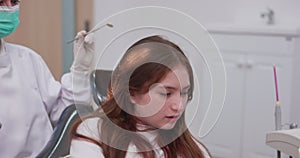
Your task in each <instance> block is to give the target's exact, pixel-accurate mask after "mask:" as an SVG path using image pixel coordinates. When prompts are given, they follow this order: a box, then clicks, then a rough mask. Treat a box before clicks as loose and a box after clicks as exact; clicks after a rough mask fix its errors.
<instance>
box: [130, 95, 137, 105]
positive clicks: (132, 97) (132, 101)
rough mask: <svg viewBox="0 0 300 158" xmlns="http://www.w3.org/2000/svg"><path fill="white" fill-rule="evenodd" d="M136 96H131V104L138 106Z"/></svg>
mask: <svg viewBox="0 0 300 158" xmlns="http://www.w3.org/2000/svg"><path fill="white" fill-rule="evenodd" d="M136 99H137V98H136V95H134V94H133V95H130V102H131V103H132V104H136Z"/></svg>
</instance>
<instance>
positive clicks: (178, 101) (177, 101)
mask: <svg viewBox="0 0 300 158" xmlns="http://www.w3.org/2000/svg"><path fill="white" fill-rule="evenodd" d="M184 104H185V101H184V98H182V97H181V96H180V95H176V96H174V97H173V98H172V101H171V109H172V110H175V111H182V110H183V109H184Z"/></svg>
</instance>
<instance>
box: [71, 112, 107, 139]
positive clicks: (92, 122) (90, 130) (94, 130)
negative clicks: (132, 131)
mask: <svg viewBox="0 0 300 158" xmlns="http://www.w3.org/2000/svg"><path fill="white" fill-rule="evenodd" d="M101 124H102V119H100V118H99V117H92V118H88V119H85V120H83V121H82V122H81V123H80V125H79V126H78V128H77V130H76V132H77V133H78V134H80V135H83V136H86V137H88V138H91V139H94V140H96V141H100V129H101Z"/></svg>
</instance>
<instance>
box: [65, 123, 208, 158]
mask: <svg viewBox="0 0 300 158" xmlns="http://www.w3.org/2000/svg"><path fill="white" fill-rule="evenodd" d="M99 120H100V121H101V119H99V118H89V119H87V120H85V121H84V122H83V123H81V124H80V125H79V127H78V129H77V132H78V133H79V134H81V135H84V136H87V137H89V138H92V139H94V140H96V141H101V140H100V135H99V132H98V131H99V130H98V129H100V128H101V122H100V126H98V121H99ZM138 128H139V129H146V128H145V127H143V126H142V125H140V126H138ZM138 134H139V135H141V136H142V137H144V138H145V139H147V140H148V141H149V142H150V143H151V144H152V145H153V146H154V147H155V148H156V149H155V150H154V152H155V156H156V157H157V158H164V152H163V150H161V149H160V147H159V146H158V145H157V143H156V137H157V131H144V132H138ZM120 143H122V142H120ZM196 143H197V144H198V146H199V148H200V149H201V151H202V152H203V154H204V157H205V158H210V156H209V154H208V152H207V150H206V149H205V148H204V147H203V146H202V145H201V144H200V143H198V142H196ZM127 151H137V149H136V147H135V146H134V145H133V144H129V147H128V149H127ZM70 157H71V158H83V157H88V158H105V157H104V155H103V153H102V148H101V147H99V146H98V145H96V144H94V143H91V142H87V141H84V140H80V139H73V140H72V141H71V147H70ZM125 157H126V158H142V157H141V156H140V155H139V154H136V152H127V153H126V156H125Z"/></svg>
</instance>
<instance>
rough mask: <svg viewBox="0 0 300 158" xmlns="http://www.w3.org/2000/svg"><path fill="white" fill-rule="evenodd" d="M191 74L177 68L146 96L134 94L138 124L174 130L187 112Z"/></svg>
mask: <svg viewBox="0 0 300 158" xmlns="http://www.w3.org/2000/svg"><path fill="white" fill-rule="evenodd" d="M189 81H190V80H189V74H188V72H187V70H186V69H185V68H184V67H183V66H177V67H175V69H173V71H170V72H169V73H168V74H167V75H166V77H165V78H164V79H163V80H161V81H160V82H159V83H156V84H154V85H152V86H151V87H150V89H149V91H148V92H147V93H145V94H134V95H133V96H131V101H132V102H133V103H134V104H135V105H136V106H135V115H136V116H137V117H138V119H139V120H138V123H141V124H144V125H148V126H151V127H154V128H160V129H166V130H168V129H172V128H173V127H174V126H175V124H176V122H177V120H178V119H179V118H180V117H181V115H182V113H183V111H184V110H185V107H186V104H187V100H188V91H189V88H190V82H189Z"/></svg>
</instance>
